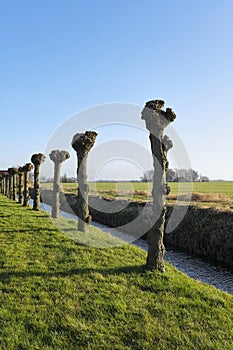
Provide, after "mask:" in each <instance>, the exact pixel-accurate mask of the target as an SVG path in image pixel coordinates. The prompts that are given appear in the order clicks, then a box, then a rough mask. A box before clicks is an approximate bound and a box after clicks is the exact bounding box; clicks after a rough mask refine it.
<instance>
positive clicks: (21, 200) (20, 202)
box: [19, 168, 23, 204]
mask: <svg viewBox="0 0 233 350" xmlns="http://www.w3.org/2000/svg"><path fill="white" fill-rule="evenodd" d="M19 204H23V172H22V170H21V168H20V169H19Z"/></svg>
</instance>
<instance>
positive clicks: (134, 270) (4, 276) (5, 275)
mask: <svg viewBox="0 0 233 350" xmlns="http://www.w3.org/2000/svg"><path fill="white" fill-rule="evenodd" d="M144 271H145V265H135V266H122V267H115V268H103V269H101V268H88V267H87V268H85V267H83V268H76V269H70V270H64V271H48V272H43V271H6V272H1V273H0V281H1V282H7V281H9V280H10V279H11V278H27V277H38V276H39V277H45V278H50V277H69V276H76V275H77V276H78V275H79V276H83V275H89V274H91V273H100V274H102V275H103V276H109V275H116V276H117V275H122V274H127V275H130V274H139V275H140V274H142V273H144Z"/></svg>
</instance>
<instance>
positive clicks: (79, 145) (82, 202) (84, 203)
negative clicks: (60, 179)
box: [72, 131, 97, 232]
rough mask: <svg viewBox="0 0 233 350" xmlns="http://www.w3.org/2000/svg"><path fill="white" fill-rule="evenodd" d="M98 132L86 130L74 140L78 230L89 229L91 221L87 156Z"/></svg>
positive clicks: (85, 230)
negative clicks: (76, 165)
mask: <svg viewBox="0 0 233 350" xmlns="http://www.w3.org/2000/svg"><path fill="white" fill-rule="evenodd" d="M96 137H97V133H96V132H95V131H86V132H85V134H76V135H74V137H73V140H72V147H73V149H74V150H75V151H76V153H77V158H78V168H77V179H78V197H77V201H78V217H79V220H78V230H79V231H82V232H87V231H88V226H89V224H90V222H91V216H90V215H89V209H88V192H89V188H88V184H87V157H88V153H89V152H90V150H91V148H92V147H93V146H94V143H95V139H96Z"/></svg>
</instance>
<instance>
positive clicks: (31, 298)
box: [0, 196, 233, 350]
mask: <svg viewBox="0 0 233 350" xmlns="http://www.w3.org/2000/svg"><path fill="white" fill-rule="evenodd" d="M64 225H65V223H64ZM67 225H69V223H68V224H67ZM91 234H92V231H91V233H90V235H91ZM98 234H99V235H100V237H101V239H103V233H102V232H101V231H99V232H97V231H96V230H95V231H93V236H95V239H97V236H98ZM108 239H109V238H108ZM0 250H1V254H0V339H1V340H0V349H3V350H13V349H14V350H15V349H20V350H24V349H25V350H26V349H27V350H28V349H30V350H31V349H32V350H33V349H46V350H48V349H59V350H61V349H64V350H65V349H70V350H72V349H75V350H77V349H78V350H80V349H93V350H94V349H95V350H96V349H122V350H123V349H124V350H127V349H132V350H147V349H151V350H152V349H153V350H154V349H161V350H163V349H164V350H165V349H166V350H167V349H169V350H170V349H179V350H183V349H185V350H187V349H203V350H204V349H213V350H218V349H219V350H222V349H224V350H232V344H233V327H232V319H233V311H232V310H233V297H232V296H230V295H228V294H227V293H224V292H221V291H219V290H217V289H215V288H214V287H211V286H208V285H205V284H202V283H199V282H197V281H193V280H192V279H190V278H188V277H186V276H185V275H184V274H182V273H180V272H178V271H177V270H176V269H174V268H173V267H172V266H171V265H169V264H166V272H165V273H164V274H161V273H158V272H154V273H150V272H146V273H145V272H144V271H143V268H144V263H145V258H146V253H145V252H144V251H143V250H141V249H139V248H137V247H133V246H130V245H123V246H121V247H116V248H111V249H110V248H108V249H103V248H102V249H101V248H91V247H86V246H84V245H80V244H77V243H76V242H74V241H73V240H71V239H69V238H68V237H66V236H65V235H64V234H62V233H61V232H59V230H58V229H57V228H56V226H54V224H53V223H52V221H51V220H50V218H49V217H48V215H47V214H46V213H45V212H43V211H40V212H35V211H32V210H31V209H30V208H24V207H22V206H20V205H18V204H16V203H13V202H11V201H9V200H8V199H7V198H5V197H3V196H0Z"/></svg>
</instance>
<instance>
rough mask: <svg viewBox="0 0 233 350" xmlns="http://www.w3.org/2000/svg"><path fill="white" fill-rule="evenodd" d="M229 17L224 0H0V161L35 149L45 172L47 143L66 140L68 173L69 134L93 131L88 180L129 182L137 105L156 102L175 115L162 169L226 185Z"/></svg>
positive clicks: (231, 58)
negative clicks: (184, 170) (182, 169)
mask: <svg viewBox="0 0 233 350" xmlns="http://www.w3.org/2000/svg"><path fill="white" fill-rule="evenodd" d="M232 18H233V1H232V0H221V1H219V0H195V1H194V0H144V1H138V0H124V1H123V0H117V1H116V0H98V1H95V0H92V1H90V0H85V1H84V0H83V1H80V0H67V1H65V0H59V1H58V0H56V1H54V0H46V1H45V0H40V1H36V0H30V1H29V0H21V1H18V0H17V1H16V0H9V1H3V0H0V48H1V50H0V123H1V124H0V128H1V138H0V150H1V156H0V168H1V169H4V168H8V167H11V166H18V165H23V164H25V163H27V162H30V158H31V155H32V154H33V153H38V152H42V153H45V154H46V157H47V158H46V164H44V170H42V171H43V172H44V174H45V175H46V176H47V175H48V174H49V172H50V170H48V169H49V168H51V167H52V164H51V161H50V159H49V156H48V154H49V151H51V149H49V147H50V146H51V147H53V148H55V149H56V148H60V147H63V146H64V147H65V146H66V148H67V147H68V145H69V152H70V153H71V158H70V160H69V161H67V162H66V164H64V168H63V172H64V171H65V172H66V173H67V174H68V176H75V173H76V170H75V168H76V156H75V153H74V151H73V150H72V147H70V142H71V139H72V135H74V134H76V133H78V132H84V131H85V130H87V128H93V127H96V129H98V130H97V131H98V137H97V140H96V145H95V147H94V148H93V150H92V151H91V152H90V159H89V163H88V166H89V172H90V179H91V180H93V179H100V178H104V179H114V178H116V179H119V178H122V179H133V178H138V177H140V175H141V174H142V173H143V171H145V170H148V169H150V168H151V167H152V160H151V156H150V145H149V141H148V132H147V130H146V129H145V125H144V124H143V121H141V120H140V111H141V110H142V108H143V106H144V105H145V103H146V101H148V100H151V99H157V98H159V99H163V100H164V101H165V102H166V104H165V107H171V108H172V109H173V110H174V111H175V113H176V115H177V118H176V120H175V121H174V123H172V128H171V130H170V131H169V130H168V131H169V132H170V134H171V135H172V137H173V141H174V142H173V143H174V150H173V153H172V152H171V154H170V166H171V167H173V166H174V167H176V166H177V167H179V166H183V165H184V164H183V163H182V159H185V160H187V162H186V164H187V165H190V166H191V167H192V168H194V169H196V170H197V171H198V172H199V173H201V174H202V175H206V176H208V177H210V178H211V179H225V180H233V163H232V146H233V138H232V130H233V102H232V96H233V42H232V41H233V39H232V38H233V21H232ZM119 108H120V109H119ZM90 112H91V113H90ZM120 112H122V114H121V115H120V114H119V113H120ZM108 113H109V114H108ZM108 115H109V121H108V117H107V116H108ZM127 116H131V121H130V120H127ZM125 120H126V122H125ZM72 123H73V124H72ZM85 123H86V124H85ZM138 123H139V124H138ZM169 132H168V134H169ZM65 134H66V135H65ZM63 139H64V140H65V139H67V140H68V141H67V142H68V143H66V142H65V141H64V142H63V141H62V140H63ZM94 149H95V151H94ZM109 150H111V151H112V156H111V152H110V151H109ZM116 150H117V151H118V152H116ZM126 150H127V151H126ZM107 151H108V152H107ZM105 153H106V157H105V156H104V154H105ZM107 153H108V156H107ZM187 155H188V156H187ZM183 157H184V158H183ZM97 159H98V161H97ZM144 160H147V161H145V162H144ZM95 162H96V164H95ZM42 168H43V166H42ZM42 168H41V169H42Z"/></svg>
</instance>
